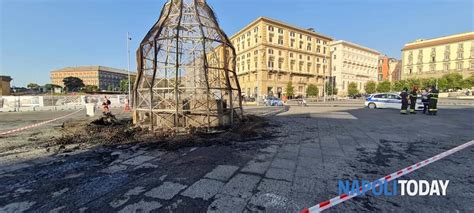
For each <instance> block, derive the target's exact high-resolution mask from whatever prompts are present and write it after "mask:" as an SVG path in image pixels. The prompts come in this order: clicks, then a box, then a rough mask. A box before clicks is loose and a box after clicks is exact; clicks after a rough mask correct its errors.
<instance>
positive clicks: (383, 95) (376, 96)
mask: <svg viewBox="0 0 474 213" xmlns="http://www.w3.org/2000/svg"><path fill="white" fill-rule="evenodd" d="M343 89H344V87H343ZM374 98H387V94H379V95H374Z"/></svg>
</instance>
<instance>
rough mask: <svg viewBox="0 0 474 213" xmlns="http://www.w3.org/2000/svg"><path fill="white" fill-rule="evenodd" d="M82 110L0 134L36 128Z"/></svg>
mask: <svg viewBox="0 0 474 213" xmlns="http://www.w3.org/2000/svg"><path fill="white" fill-rule="evenodd" d="M80 111H82V109H80V110H77V111H75V112H72V113H69V114H67V115H64V116H61V117H58V118H54V119H51V120H47V121H42V122H39V123H35V124H31V125H28V126H24V127H20V128H17V129H12V130H8V131H6V132H0V136H3V135H8V134H12V133H15V132H20V131H23V130H27V129H31V128H34V127H38V126H41V125H44V124H47V123H51V122H54V121H57V120H61V119H63V118H66V117H69V116H71V115H74V114H76V113H78V112H80Z"/></svg>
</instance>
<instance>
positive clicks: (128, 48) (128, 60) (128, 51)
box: [127, 32, 132, 100]
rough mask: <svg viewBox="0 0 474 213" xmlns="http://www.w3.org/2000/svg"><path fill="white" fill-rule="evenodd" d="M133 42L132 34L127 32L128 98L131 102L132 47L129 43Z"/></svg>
mask: <svg viewBox="0 0 474 213" xmlns="http://www.w3.org/2000/svg"><path fill="white" fill-rule="evenodd" d="M130 40H132V38H130V34H129V33H128V32H127V72H128V98H129V100H130V93H131V88H130V45H129V41H130Z"/></svg>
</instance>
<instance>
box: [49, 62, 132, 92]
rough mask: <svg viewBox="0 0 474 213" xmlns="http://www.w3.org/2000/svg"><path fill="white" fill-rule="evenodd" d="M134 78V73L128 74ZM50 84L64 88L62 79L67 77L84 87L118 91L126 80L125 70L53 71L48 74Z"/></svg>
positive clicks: (101, 67)
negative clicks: (74, 78)
mask: <svg viewBox="0 0 474 213" xmlns="http://www.w3.org/2000/svg"><path fill="white" fill-rule="evenodd" d="M130 75H131V76H136V73H130ZM50 77H51V83H52V84H56V85H59V86H64V83H63V79H64V78H67V77H77V78H80V79H81V80H82V81H83V82H84V84H85V85H95V86H97V87H98V88H99V90H110V91H112V90H113V91H118V89H119V88H120V81H121V80H122V79H128V73H127V71H126V70H120V69H115V68H111V67H104V66H77V67H65V68H62V69H58V70H53V71H51V73H50Z"/></svg>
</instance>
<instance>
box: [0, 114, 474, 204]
mask: <svg viewBox="0 0 474 213" xmlns="http://www.w3.org/2000/svg"><path fill="white" fill-rule="evenodd" d="M440 108H441V109H440V112H439V115H438V116H436V117H434V116H426V115H423V114H421V113H418V114H416V115H400V114H399V112H398V111H397V110H369V109H364V108H360V107H350V106H348V107H326V106H309V107H298V106H291V107H286V108H273V107H250V108H247V109H246V111H247V112H248V113H253V114H258V115H262V116H265V118H266V119H268V122H269V123H268V126H267V127H265V128H266V134H264V136H262V137H260V138H255V139H252V140H249V141H233V142H231V143H230V144H225V145H224V144H220V145H211V146H201V147H186V148H182V149H178V150H176V151H164V150H157V149H153V148H151V147H141V146H119V147H91V148H88V149H85V150H76V151H72V152H70V153H63V154H59V155H51V154H47V153H48V152H46V151H44V148H41V147H38V148H36V149H35V150H32V149H27V148H24V147H23V146H14V145H12V143H13V142H18V143H21V140H22V139H30V138H31V137H34V136H35V135H41V134H47V132H49V133H48V134H51V132H52V131H56V130H55V125H54V124H51V125H48V126H47V127H45V129H35V130H31V131H28V132H24V133H21V134H20V135H17V136H11V137H4V138H0V143H3V144H9V145H8V146H7V145H3V146H2V147H1V152H0V212H17V211H31V212H70V211H74V212H76V211H82V212H111V211H114V212H115V211H119V212H135V211H138V212H262V211H265V212H298V211H300V210H302V209H304V208H307V207H311V206H313V205H316V204H317V203H319V202H321V201H325V200H327V199H330V198H332V197H334V196H336V195H338V180H352V179H366V180H375V179H378V178H380V177H383V176H385V175H387V174H390V173H392V172H395V171H397V170H399V169H401V168H404V167H407V166H409V165H412V164H414V163H416V162H419V161H422V160H424V159H426V158H429V157H432V156H434V155H436V154H439V153H441V152H443V151H446V150H448V149H451V148H454V147H456V146H458V145H461V144H463V143H466V142H468V141H470V140H473V139H474V131H473V130H474V126H473V125H474V124H473V121H474V108H472V107H470V108H469V107H467V106H466V107H463V106H457V107H456V106H451V107H447V106H446V107H444V108H443V107H440ZM44 116H47V114H43V117H44ZM2 119H3V114H2V116H1V118H0V122H2V123H3V122H4V121H2ZM8 119H11V117H8ZM25 119H26V118H25ZM45 119H47V118H45ZM78 119H79V118H78ZM56 125H60V123H59V124H58V123H56ZM3 127H6V125H5V124H2V128H3ZM3 130H5V129H3ZM28 141H30V142H29V143H23V144H24V146H27V145H28V146H31V144H34V143H33V142H31V140H28ZM33 141H34V140H33ZM32 152H34V154H31V153H32ZM26 153H30V154H26ZM473 156H474V147H472V146H471V147H469V148H467V149H464V150H462V151H460V152H457V153H455V154H453V155H451V156H448V157H446V158H444V159H442V160H439V161H437V162H435V163H433V164H430V165H428V166H426V167H423V168H421V169H419V170H417V171H415V172H413V173H410V174H408V175H407V176H404V177H402V178H401V179H405V180H410V179H413V180H429V181H431V180H450V182H449V186H448V188H447V196H431V197H428V196H423V197H422V196H413V197H410V196H392V197H389V196H377V197H376V196H374V195H373V194H372V193H368V194H366V195H363V196H359V197H356V198H354V199H351V200H349V201H346V202H344V203H342V204H339V205H337V206H335V207H332V208H330V209H329V212H339V211H349V210H350V211H360V212H362V211H377V212H392V211H393V212H474V204H473V202H472V200H473V198H474V182H473V180H474V176H473V175H474V173H473V172H472V171H473V169H474V168H473V167H474V157H473Z"/></svg>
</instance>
